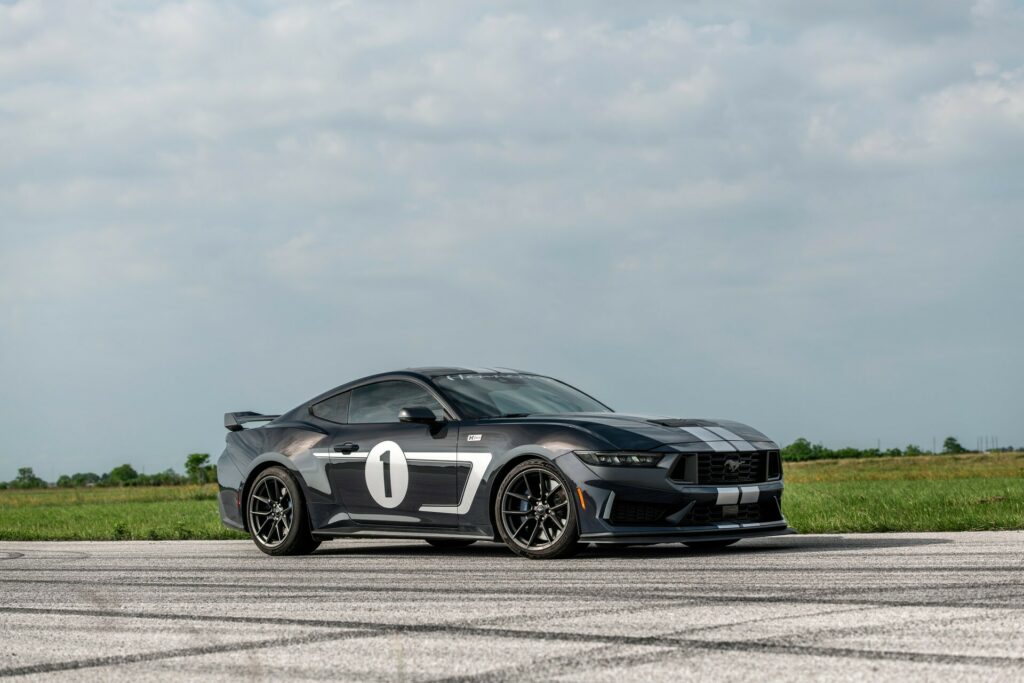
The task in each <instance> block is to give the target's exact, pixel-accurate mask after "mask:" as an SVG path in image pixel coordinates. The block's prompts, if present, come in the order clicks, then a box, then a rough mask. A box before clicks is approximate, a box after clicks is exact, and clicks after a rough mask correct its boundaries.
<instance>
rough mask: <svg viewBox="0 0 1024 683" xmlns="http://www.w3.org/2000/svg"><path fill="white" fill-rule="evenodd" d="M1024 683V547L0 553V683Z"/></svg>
mask: <svg viewBox="0 0 1024 683" xmlns="http://www.w3.org/2000/svg"><path fill="white" fill-rule="evenodd" d="M18 676H31V677H32V678H34V679H43V680H47V679H55V680H75V681H79V680H111V679H114V678H122V679H131V680H172V679H178V680H180V679H182V678H183V677H188V678H204V679H209V680H238V679H240V678H244V679H253V680H268V681H269V680H278V681H280V680H300V679H308V680H325V681H343V680H352V681H460V680H481V681H524V680H555V679H557V680H567V681H568V680H574V681H614V682H615V683H623V682H624V681H673V682H674V683H675V682H678V681H680V680H693V679H696V680H708V681H715V682H720V681H750V680H755V679H763V678H766V677H767V678H790V679H794V678H795V679H802V680H878V679H880V678H885V679H896V678H901V679H910V680H923V679H929V680H943V681H947V680H979V681H980V680H985V681H992V680H1006V681H1020V680H1022V679H1024V532H982V533H960V534H952V533H951V534H876V535H852V536H790V537H779V538H772V539H761V540H756V541H747V542H744V543H741V544H739V545H737V546H734V547H732V548H729V549H727V550H724V551H720V552H718V553H713V554H698V553H695V552H692V551H689V550H687V549H685V548H683V547H682V546H653V547H646V548H628V549H622V550H617V551H612V550H601V549H591V550H589V551H586V552H584V553H583V554H581V555H580V556H579V557H577V558H575V559H572V560H563V561H549V562H542V561H529V560H524V559H519V558H517V557H514V556H512V555H511V554H510V553H509V552H507V551H506V550H505V549H503V548H502V547H501V546H498V545H495V544H477V545H475V546H472V547H470V548H467V549H465V550H460V551H452V552H442V551H438V550H435V549H433V548H431V547H430V546H428V545H426V544H425V543H422V542H416V541H366V540H362V541H355V540H353V541H335V542H332V543H327V544H324V545H323V546H321V549H320V551H318V553H317V554H316V555H313V556H311V557H305V558H271V557H267V556H265V555H263V554H261V553H260V552H258V551H257V550H256V548H255V547H253V546H252V544H250V543H248V542H245V541H224V542H219V541H181V542H170V541H159V542H112V543H12V542H4V543H0V677H18Z"/></svg>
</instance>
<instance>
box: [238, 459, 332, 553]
mask: <svg viewBox="0 0 1024 683" xmlns="http://www.w3.org/2000/svg"><path fill="white" fill-rule="evenodd" d="M245 515H246V523H247V524H248V528H249V535H250V536H251V537H252V541H253V543H255V544H256V547H257V548H259V549H260V550H262V551H263V552H265V553H266V554H267V555H308V554H309V553H311V552H313V551H314V550H316V549H317V547H318V546H319V545H320V541H318V540H317V539H315V538H313V535H312V534H311V533H310V530H309V515H308V514H307V513H306V501H305V499H304V498H303V497H302V489H301V488H300V487H299V483H298V482H297V481H295V477H293V476H292V475H291V473H290V472H289V471H288V470H286V469H285V468H283V467H268V468H267V469H265V470H263V471H262V472H260V473H259V475H258V476H257V477H256V480H255V481H253V483H252V486H250V487H249V495H248V496H246V501H245Z"/></svg>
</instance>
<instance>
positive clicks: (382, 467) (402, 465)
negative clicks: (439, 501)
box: [366, 441, 409, 508]
mask: <svg viewBox="0 0 1024 683" xmlns="http://www.w3.org/2000/svg"><path fill="white" fill-rule="evenodd" d="M366 488H367V489H369V491H370V495H371V496H373V499H374V500H375V501H377V504H378V505H380V506H381V507H382V508H394V507H398V506H399V505H401V504H402V501H403V500H405V494H406V492H407V491H408V490H409V465H408V464H407V463H406V461H405V452H404V451H403V450H402V447H401V446H399V445H398V444H397V443H395V442H394V441H381V442H380V443H379V444H377V445H376V446H374V447H373V448H372V449H370V454H369V455H368V456H366Z"/></svg>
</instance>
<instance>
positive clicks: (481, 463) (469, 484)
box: [411, 453, 491, 515]
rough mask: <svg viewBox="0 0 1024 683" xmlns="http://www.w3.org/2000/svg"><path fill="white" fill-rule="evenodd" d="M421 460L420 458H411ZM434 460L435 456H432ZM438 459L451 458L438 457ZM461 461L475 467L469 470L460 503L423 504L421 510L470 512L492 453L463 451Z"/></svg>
mask: <svg viewBox="0 0 1024 683" xmlns="http://www.w3.org/2000/svg"><path fill="white" fill-rule="evenodd" d="M412 455H417V456H419V455H447V454H446V453H436V454H435V453H413V454H412ZM411 459H416V460H419V459H420V458H411ZM431 459H432V460H433V459H434V458H431ZM437 459H438V460H442V459H447V460H450V459H451V458H437ZM458 461H459V462H468V463H470V464H471V465H472V466H473V467H472V469H470V470H469V476H468V477H466V488H465V489H464V490H463V492H462V500H460V501H459V504H458V505H421V506H420V512H443V513H449V514H453V515H464V514H466V513H468V512H469V508H470V507H471V506H472V505H473V498H474V497H475V496H476V490H477V489H478V488H480V482H481V481H482V480H483V478H484V470H485V469H487V465H489V464H490V462H491V454H490V453H463V454H462V455H460V456H459V460H458Z"/></svg>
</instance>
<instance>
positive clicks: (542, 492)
mask: <svg viewBox="0 0 1024 683" xmlns="http://www.w3.org/2000/svg"><path fill="white" fill-rule="evenodd" d="M494 519H495V520H496V521H497V523H498V533H499V534H500V535H501V539H502V540H503V541H504V542H505V545H507V546H508V547H509V548H511V549H512V552H514V553H516V554H518V555H522V556H523V557H529V558H530V559H534V560H541V559H553V558H557V557H568V556H570V555H574V554H576V553H577V552H579V550H580V544H579V537H580V532H579V528H578V525H577V523H576V505H575V504H574V500H573V494H572V492H571V490H570V489H569V484H568V482H566V481H565V479H564V478H563V477H562V474H561V473H560V472H559V471H558V470H557V469H556V468H555V467H554V465H552V464H550V463H549V462H547V461H546V460H541V459H539V458H537V459H534V460H527V461H526V462H523V463H521V464H520V465H517V466H516V467H515V468H513V469H512V471H511V472H509V473H508V474H507V475H506V476H505V479H504V480H503V481H502V482H501V486H500V488H499V489H498V495H497V497H496V498H495V501H494Z"/></svg>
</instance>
